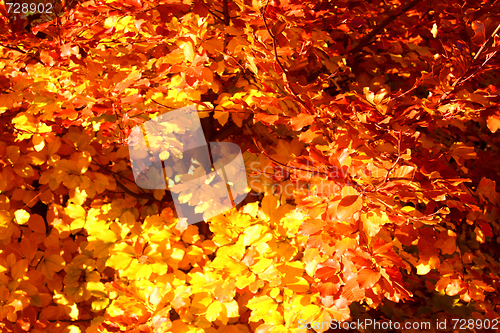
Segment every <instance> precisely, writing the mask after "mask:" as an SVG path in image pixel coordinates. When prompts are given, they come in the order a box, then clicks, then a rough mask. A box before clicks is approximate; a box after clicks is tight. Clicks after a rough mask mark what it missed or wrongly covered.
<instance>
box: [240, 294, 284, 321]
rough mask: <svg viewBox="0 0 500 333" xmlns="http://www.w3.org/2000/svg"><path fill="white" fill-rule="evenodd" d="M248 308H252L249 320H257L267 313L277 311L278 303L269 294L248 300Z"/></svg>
mask: <svg viewBox="0 0 500 333" xmlns="http://www.w3.org/2000/svg"><path fill="white" fill-rule="evenodd" d="M247 308H249V309H250V310H252V314H251V315H250V318H249V321H253V322H257V321H259V320H261V319H262V317H264V316H265V315H267V314H269V313H272V312H276V310H277V309H278V304H277V303H276V302H275V301H274V300H273V299H272V298H271V297H269V296H260V297H254V298H252V299H251V300H250V301H248V304H247Z"/></svg>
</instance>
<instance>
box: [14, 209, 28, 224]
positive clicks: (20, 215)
mask: <svg viewBox="0 0 500 333" xmlns="http://www.w3.org/2000/svg"><path fill="white" fill-rule="evenodd" d="M14 216H15V218H16V222H17V224H25V223H26V222H28V220H29V219H30V214H29V213H28V212H27V211H25V210H24V209H18V210H16V212H15V213H14Z"/></svg>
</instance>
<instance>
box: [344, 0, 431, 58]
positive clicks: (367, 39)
mask: <svg viewBox="0 0 500 333" xmlns="http://www.w3.org/2000/svg"><path fill="white" fill-rule="evenodd" d="M420 1H421V0H413V1H410V2H408V3H407V4H406V5H404V6H403V7H400V9H399V10H398V11H397V12H396V13H394V14H391V15H389V16H388V17H387V18H386V19H385V20H383V21H382V22H380V23H379V24H378V25H377V26H376V27H375V28H373V30H372V31H371V32H370V33H369V34H368V35H366V36H365V37H363V39H362V40H361V41H360V42H359V43H358V45H356V47H355V48H353V49H352V50H351V51H350V52H349V55H351V56H353V55H355V54H356V53H358V52H360V51H361V50H362V49H363V48H364V47H365V46H366V45H368V44H369V43H370V41H371V40H372V39H373V37H375V36H376V35H377V34H378V33H379V32H380V31H381V30H382V29H384V28H385V27H386V26H387V25H388V24H389V23H391V22H393V21H394V20H396V19H397V18H398V17H399V16H400V15H401V14H404V13H406V12H407V11H409V10H410V9H411V8H413V7H414V6H415V5H416V4H417V3H419V2H420Z"/></svg>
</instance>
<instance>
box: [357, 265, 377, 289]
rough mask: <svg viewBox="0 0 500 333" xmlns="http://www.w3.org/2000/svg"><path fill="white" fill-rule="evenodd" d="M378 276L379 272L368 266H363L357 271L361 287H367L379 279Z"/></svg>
mask: <svg viewBox="0 0 500 333" xmlns="http://www.w3.org/2000/svg"><path fill="white" fill-rule="evenodd" d="M380 276H381V274H380V273H379V272H375V271H374V270H372V269H370V268H363V269H362V270H361V271H359V273H358V283H359V285H360V287H361V288H363V289H369V288H371V287H373V286H374V285H375V283H377V282H378V280H380Z"/></svg>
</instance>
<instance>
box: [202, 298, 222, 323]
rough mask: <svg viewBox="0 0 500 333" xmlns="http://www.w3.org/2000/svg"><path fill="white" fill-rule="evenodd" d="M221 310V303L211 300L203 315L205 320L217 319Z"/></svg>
mask: <svg viewBox="0 0 500 333" xmlns="http://www.w3.org/2000/svg"><path fill="white" fill-rule="evenodd" d="M221 311H222V304H221V303H220V302H219V301H213V302H212V304H210V305H209V306H208V308H207V312H206V314H205V317H206V318H207V320H210V321H214V320H215V319H217V318H218V317H219V315H220V313H221Z"/></svg>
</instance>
